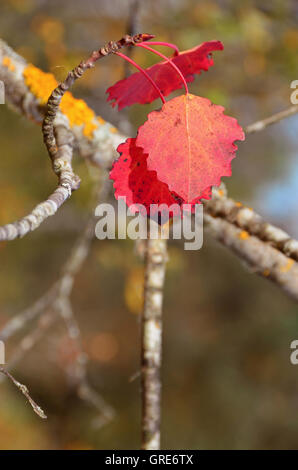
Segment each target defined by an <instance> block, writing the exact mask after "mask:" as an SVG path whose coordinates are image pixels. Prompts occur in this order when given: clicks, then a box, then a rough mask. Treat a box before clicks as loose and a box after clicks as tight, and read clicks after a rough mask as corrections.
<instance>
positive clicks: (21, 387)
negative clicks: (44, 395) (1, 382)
mask: <svg viewBox="0 0 298 470" xmlns="http://www.w3.org/2000/svg"><path fill="white" fill-rule="evenodd" d="M0 372H1V373H2V374H4V375H6V377H8V378H9V379H10V380H11V381H12V382H13V383H14V385H15V386H16V387H17V388H18V389H19V390H20V391H21V392H22V393H23V395H25V397H26V398H27V400H28V402H29V403H30V405H31V406H32V408H33V410H34V411H35V413H36V414H37V415H38V416H39V417H40V418H42V419H47V416H46V415H45V413H44V411H43V410H42V409H41V408H40V406H38V404H37V403H36V402H35V401H34V400H33V399H32V398H31V396H30V394H29V390H28V388H27V387H26V385H23V384H21V383H20V382H18V381H17V380H16V379H15V378H14V377H13V376H12V375H11V374H10V373H9V372H7V370H5V369H4V368H3V367H1V366H0Z"/></svg>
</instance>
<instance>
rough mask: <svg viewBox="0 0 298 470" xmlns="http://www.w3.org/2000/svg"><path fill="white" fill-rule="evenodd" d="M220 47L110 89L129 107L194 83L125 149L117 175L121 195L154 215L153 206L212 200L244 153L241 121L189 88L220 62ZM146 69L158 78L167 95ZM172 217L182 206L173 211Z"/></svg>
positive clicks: (207, 47)
mask: <svg viewBox="0 0 298 470" xmlns="http://www.w3.org/2000/svg"><path fill="white" fill-rule="evenodd" d="M144 47H145V46H144ZM220 49H223V45H222V43H221V42H219V41H211V42H208V43H204V44H201V45H200V46H197V47H196V48H194V49H191V50H189V51H185V52H182V53H180V54H178V55H176V56H174V57H173V58H172V59H171V61H170V62H166V61H163V62H160V63H158V64H156V65H154V66H152V67H150V68H148V69H146V71H145V73H141V72H138V73H135V74H133V75H131V76H129V77H128V78H127V79H125V80H121V81H120V82H118V83H116V85H114V86H113V87H110V88H109V89H108V93H109V98H108V99H109V100H112V99H114V100H115V101H114V103H113V106H114V105H115V104H116V103H117V104H118V107H119V109H122V108H123V107H124V106H128V105H130V104H133V103H136V102H139V103H148V102H151V101H153V100H154V99H156V98H158V96H161V98H162V99H163V96H164V95H168V94H169V93H171V92H172V91H174V90H176V89H177V88H181V86H182V85H183V83H184V86H185V88H186V94H184V95H181V96H179V97H176V98H174V99H171V100H169V101H168V102H164V103H163V105H162V107H161V109H159V110H158V111H153V112H151V113H149V115H148V119H147V121H146V122H145V123H144V124H143V125H142V126H141V127H140V128H139V130H138V133H137V136H136V138H130V139H127V140H126V142H125V143H123V144H121V145H119V147H118V152H119V153H120V157H119V159H118V160H117V161H116V162H115V163H114V165H113V168H112V171H111V173H110V178H111V179H112V180H113V181H114V188H115V197H116V198H117V199H119V198H124V197H125V198H126V203H127V205H128V206H129V207H130V208H131V209H134V210H135V211H141V212H142V213H143V215H151V216H152V214H154V211H158V208H157V209H155V210H154V208H153V211H152V207H151V206H152V205H160V204H165V206H166V207H170V206H171V205H172V204H176V205H178V206H180V207H183V208H184V207H185V205H187V208H188V209H189V208H191V209H192V210H193V209H194V206H195V204H198V203H201V201H202V199H210V198H211V196H212V187H213V186H219V185H220V182H221V177H223V176H230V175H231V161H232V159H233V158H234V157H235V152H236V150H237V146H236V145H235V143H234V142H235V141H236V140H244V132H243V130H242V128H241V127H240V126H239V124H238V123H237V120H236V119H234V118H232V117H229V116H226V115H225V114H224V108H223V107H222V106H217V105H215V104H213V103H212V102H211V101H210V100H208V99H206V98H202V97H199V96H195V95H192V94H190V93H189V92H188V89H187V85H186V82H191V81H192V80H193V79H194V74H198V73H200V72H201V71H202V70H208V68H209V67H210V65H212V64H213V61H212V59H211V57H210V52H211V51H213V50H220ZM171 62H174V63H175V65H176V67H178V69H179V70H180V72H179V70H178V72H179V73H177V70H174V66H173V65H172V64H171ZM146 74H149V75H150V79H154V82H155V84H156V85H157V90H158V89H159V90H160V93H159V94H158V91H157V90H156V87H155V88H154V87H153V86H152V84H151V83H150V81H149V79H147V78H148V77H146ZM163 101H165V100H164V99H163ZM138 204H141V205H142V206H143V207H141V208H139V207H138V206H137V205H138ZM150 208H151V212H150ZM149 212H150V213H149ZM170 215H171V216H173V215H175V211H174V210H171V212H170Z"/></svg>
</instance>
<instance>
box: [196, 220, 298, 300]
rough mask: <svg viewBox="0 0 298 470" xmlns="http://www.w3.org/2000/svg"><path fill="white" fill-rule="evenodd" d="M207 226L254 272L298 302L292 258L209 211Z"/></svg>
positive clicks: (296, 273) (297, 274)
mask: <svg viewBox="0 0 298 470" xmlns="http://www.w3.org/2000/svg"><path fill="white" fill-rule="evenodd" d="M204 226H205V228H206V229H207V230H208V232H210V233H211V234H212V236H213V237H214V238H215V239H216V240H218V241H220V242H221V243H222V244H223V245H225V246H227V247H228V248H230V249H231V250H232V251H233V252H234V253H235V254H236V255H238V256H239V257H240V258H241V259H243V261H245V262H246V263H247V264H248V265H249V266H250V267H251V269H252V271H253V272H255V273H257V274H259V275H260V276H262V277H264V278H266V279H270V280H271V281H273V282H275V284H276V285H278V286H279V287H280V288H281V289H282V290H284V291H285V292H286V293H287V294H288V295H290V296H291V297H292V298H293V299H294V300H296V301H298V263H296V262H295V261H294V260H293V259H292V258H288V257H287V256H285V255H284V254H283V253H281V252H280V251H279V250H276V249H275V248H273V247H272V246H270V245H269V244H268V243H264V242H263V241H261V240H260V239H259V238H257V237H254V236H252V235H250V234H249V233H248V232H246V231H244V230H242V229H240V228H238V227H236V226H235V225H234V224H231V223H229V222H227V221H226V220H224V219H221V218H220V217H213V216H212V215H210V214H207V213H206V212H205V213H204Z"/></svg>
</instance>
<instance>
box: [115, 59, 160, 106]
mask: <svg viewBox="0 0 298 470" xmlns="http://www.w3.org/2000/svg"><path fill="white" fill-rule="evenodd" d="M115 54H116V55H118V56H119V57H122V59H124V60H127V62H129V63H130V64H131V65H133V66H134V67H136V68H137V69H138V70H139V71H140V72H141V73H142V74H143V75H144V76H145V77H146V78H147V80H149V82H150V83H151V85H152V86H153V87H154V88H155V90H156V91H157V93H158V94H159V96H160V99H161V101H162V102H163V104H165V102H166V100H165V97H164V95H163V94H162V92H161V89H160V88H159V87H158V86H157V85H156V83H155V82H154V81H153V80H152V78H151V77H150V75H148V73H147V72H146V71H145V70H144V69H143V68H142V67H140V65H138V64H137V63H136V62H135V61H134V60H132V59H130V58H129V57H127V56H126V55H125V54H122V53H121V52H115Z"/></svg>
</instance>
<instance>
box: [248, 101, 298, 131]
mask: <svg viewBox="0 0 298 470" xmlns="http://www.w3.org/2000/svg"><path fill="white" fill-rule="evenodd" d="M297 113H298V106H297V105H293V106H290V107H289V108H287V109H285V110H284V111H281V112H280V113H276V114H273V115H272V116H270V117H268V118H266V119H263V120H262V121H256V122H254V123H253V124H250V125H249V126H247V127H245V129H244V132H245V133H246V134H252V133H254V132H259V131H262V130H263V129H265V128H266V127H268V126H271V124H275V123H277V122H279V121H282V120H283V119H285V118H287V117H290V116H293V115H294V114H297Z"/></svg>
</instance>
